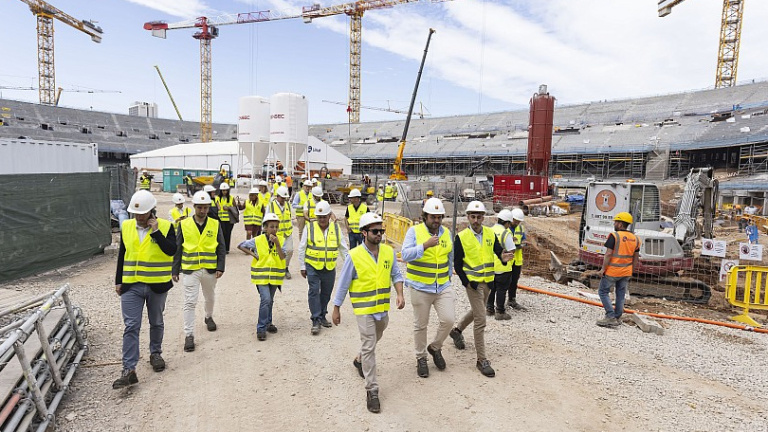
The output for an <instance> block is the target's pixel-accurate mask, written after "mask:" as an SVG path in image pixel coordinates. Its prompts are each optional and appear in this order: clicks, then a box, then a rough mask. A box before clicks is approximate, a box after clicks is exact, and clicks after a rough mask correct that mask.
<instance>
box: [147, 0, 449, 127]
mask: <svg viewBox="0 0 768 432" xmlns="http://www.w3.org/2000/svg"><path fill="white" fill-rule="evenodd" d="M420 1H422V2H423V1H426V0H358V1H355V2H351V3H344V4H339V5H335V6H328V7H323V6H320V5H319V4H315V5H312V6H308V7H304V8H302V11H301V13H282V12H273V11H269V10H267V11H259V12H247V13H234V14H224V15H220V16H216V17H199V18H195V19H192V20H187V21H181V22H177V23H167V22H165V21H150V22H148V23H145V24H144V29H145V30H150V31H151V32H152V36H156V37H160V38H163V39H165V36H166V31H167V30H175V29H184V28H197V29H198V31H197V32H196V33H195V34H194V35H193V37H194V38H195V39H198V40H199V41H200V140H201V141H202V142H209V141H210V140H211V139H212V122H211V117H212V116H211V111H212V105H211V94H212V79H211V41H212V40H213V39H215V38H216V37H218V36H219V26H223V25H231V24H250V23H259V22H265V21H277V20H284V19H294V18H301V19H303V20H304V22H305V23H311V22H312V20H313V19H315V18H322V17H327V16H333V15H340V14H344V15H348V16H349V17H350V21H349V41H350V43H349V101H348V105H347V111H349V113H350V114H349V119H350V122H352V123H359V122H360V87H361V85H360V53H361V46H362V18H363V13H365V12H366V11H369V10H373V9H382V8H390V7H393V6H396V5H399V4H405V3H417V2H420ZM445 1H451V0H429V2H430V3H441V2H445Z"/></svg>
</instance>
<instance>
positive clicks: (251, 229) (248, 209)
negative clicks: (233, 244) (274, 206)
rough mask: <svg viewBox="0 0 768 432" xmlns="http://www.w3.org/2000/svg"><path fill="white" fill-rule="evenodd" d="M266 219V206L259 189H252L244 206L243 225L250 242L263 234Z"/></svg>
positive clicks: (246, 237)
mask: <svg viewBox="0 0 768 432" xmlns="http://www.w3.org/2000/svg"><path fill="white" fill-rule="evenodd" d="M263 217H264V204H263V203H262V202H261V200H260V199H259V189H258V188H255V187H254V188H251V190H250V191H248V199H247V200H246V201H245V204H243V225H244V226H245V239H246V240H250V239H251V238H253V237H256V236H258V235H259V234H261V223H262V219H263Z"/></svg>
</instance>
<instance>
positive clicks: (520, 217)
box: [512, 208, 525, 222]
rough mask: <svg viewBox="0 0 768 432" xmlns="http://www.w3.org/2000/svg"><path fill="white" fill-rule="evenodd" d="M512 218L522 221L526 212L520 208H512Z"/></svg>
mask: <svg viewBox="0 0 768 432" xmlns="http://www.w3.org/2000/svg"><path fill="white" fill-rule="evenodd" d="M512 218H513V219H514V220H516V221H520V222H522V221H523V219H525V213H523V211H522V210H520V209H519V208H514V209H512Z"/></svg>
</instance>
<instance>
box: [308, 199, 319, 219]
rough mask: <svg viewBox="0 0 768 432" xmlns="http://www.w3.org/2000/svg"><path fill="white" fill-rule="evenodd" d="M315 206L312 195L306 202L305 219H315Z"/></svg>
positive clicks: (315, 202)
mask: <svg viewBox="0 0 768 432" xmlns="http://www.w3.org/2000/svg"><path fill="white" fill-rule="evenodd" d="M316 206H317V201H315V196H314V195H312V196H310V197H309V200H307V214H306V218H307V219H310V220H311V219H314V218H315V207H316Z"/></svg>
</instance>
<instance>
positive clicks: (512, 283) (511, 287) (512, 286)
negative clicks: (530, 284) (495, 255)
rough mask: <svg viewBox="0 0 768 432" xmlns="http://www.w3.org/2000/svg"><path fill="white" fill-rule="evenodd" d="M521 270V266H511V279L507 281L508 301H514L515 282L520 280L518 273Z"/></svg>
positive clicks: (515, 292)
mask: <svg viewBox="0 0 768 432" xmlns="http://www.w3.org/2000/svg"><path fill="white" fill-rule="evenodd" d="M522 271H523V266H521V265H513V266H512V280H511V281H510V282H509V301H510V302H512V301H515V299H516V298H517V282H518V281H519V280H520V273H521V272H522Z"/></svg>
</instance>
